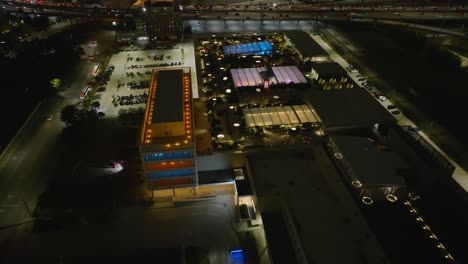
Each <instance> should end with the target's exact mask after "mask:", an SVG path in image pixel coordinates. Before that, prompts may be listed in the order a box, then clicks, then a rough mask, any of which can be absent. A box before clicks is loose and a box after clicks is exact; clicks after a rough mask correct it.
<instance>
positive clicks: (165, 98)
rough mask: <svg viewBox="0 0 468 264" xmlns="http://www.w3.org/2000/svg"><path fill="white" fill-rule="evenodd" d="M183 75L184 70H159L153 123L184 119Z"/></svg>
mask: <svg viewBox="0 0 468 264" xmlns="http://www.w3.org/2000/svg"><path fill="white" fill-rule="evenodd" d="M182 77H183V70H160V71H158V75H157V80H156V82H157V88H156V95H155V97H154V99H153V100H154V109H153V118H152V120H151V121H152V123H167V122H181V121H183V120H184V116H183V98H182V97H183V88H182ZM150 100H151V99H150Z"/></svg>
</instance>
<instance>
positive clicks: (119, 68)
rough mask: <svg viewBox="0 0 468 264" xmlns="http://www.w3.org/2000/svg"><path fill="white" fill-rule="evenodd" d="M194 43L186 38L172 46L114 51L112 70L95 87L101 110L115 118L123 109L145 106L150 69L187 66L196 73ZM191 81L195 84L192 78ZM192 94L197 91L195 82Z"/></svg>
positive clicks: (111, 62) (142, 107)
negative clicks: (184, 40) (104, 80)
mask: <svg viewBox="0 0 468 264" xmlns="http://www.w3.org/2000/svg"><path fill="white" fill-rule="evenodd" d="M194 62H195V58H194V52H193V44H192V43H191V41H187V42H184V43H181V44H179V45H176V46H175V47H174V48H173V49H158V50H133V51H122V52H119V53H117V54H114V55H113V56H112V58H111V59H110V62H109V65H110V66H112V65H113V66H114V67H115V69H114V71H113V73H112V75H111V76H110V80H109V83H108V84H107V85H105V86H103V87H100V88H99V89H98V90H97V97H96V99H97V100H99V102H100V111H102V112H104V113H105V114H106V117H117V116H118V115H119V112H121V111H122V109H123V110H124V111H125V110H126V111H128V110H129V109H135V110H136V109H140V110H141V109H144V108H145V106H146V99H147V93H148V88H149V81H150V79H151V73H152V69H154V68H158V67H164V68H173V67H180V66H183V65H185V66H190V67H191V69H192V76H193V77H194V76H195V74H196V71H195V63H194ZM192 83H196V81H195V79H193V82H192ZM193 88H194V96H195V95H197V94H198V92H197V90H196V89H197V87H196V85H194V87H193Z"/></svg>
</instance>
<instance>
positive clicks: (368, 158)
mask: <svg viewBox="0 0 468 264" xmlns="http://www.w3.org/2000/svg"><path fill="white" fill-rule="evenodd" d="M332 138H333V141H335V143H336V145H337V147H338V149H339V150H340V152H341V153H342V154H343V156H344V159H346V161H347V162H348V163H349V164H350V166H351V168H352V170H353V171H354V174H355V175H356V176H357V177H358V178H359V180H360V181H361V182H362V183H363V184H364V185H382V184H390V185H396V186H405V185H406V184H405V183H404V182H403V181H402V180H401V178H400V177H399V176H398V174H397V173H398V171H400V170H404V169H408V165H407V164H406V163H405V162H404V161H403V160H402V159H401V158H400V157H399V156H398V155H397V154H396V153H394V152H389V151H380V150H378V149H377V146H376V145H375V144H374V143H373V142H371V141H370V140H369V139H368V138H365V137H354V136H339V135H333V136H332Z"/></svg>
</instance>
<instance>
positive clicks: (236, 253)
mask: <svg viewBox="0 0 468 264" xmlns="http://www.w3.org/2000/svg"><path fill="white" fill-rule="evenodd" d="M244 259H245V258H244V251H242V249H236V250H231V263H232V264H244Z"/></svg>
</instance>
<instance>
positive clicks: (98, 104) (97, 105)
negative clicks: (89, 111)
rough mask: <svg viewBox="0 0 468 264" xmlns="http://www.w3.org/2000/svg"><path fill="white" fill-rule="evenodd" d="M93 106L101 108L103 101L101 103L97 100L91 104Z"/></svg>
mask: <svg viewBox="0 0 468 264" xmlns="http://www.w3.org/2000/svg"><path fill="white" fill-rule="evenodd" d="M91 106H92V107H94V108H99V107H100V106H101V103H99V101H95V102H93V103H92V104H91Z"/></svg>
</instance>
